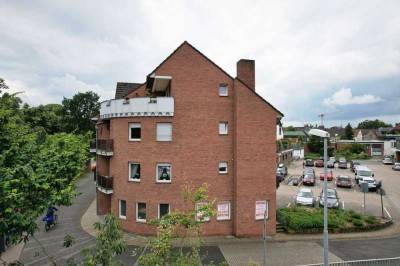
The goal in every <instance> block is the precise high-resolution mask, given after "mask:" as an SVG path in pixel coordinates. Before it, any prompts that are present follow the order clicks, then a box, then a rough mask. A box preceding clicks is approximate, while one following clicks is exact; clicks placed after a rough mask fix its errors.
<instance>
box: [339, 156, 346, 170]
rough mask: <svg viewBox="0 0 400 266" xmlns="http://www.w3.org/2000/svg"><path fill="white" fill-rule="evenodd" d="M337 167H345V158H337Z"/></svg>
mask: <svg viewBox="0 0 400 266" xmlns="http://www.w3.org/2000/svg"><path fill="white" fill-rule="evenodd" d="M339 168H344V169H347V161H346V158H344V157H340V158H339Z"/></svg>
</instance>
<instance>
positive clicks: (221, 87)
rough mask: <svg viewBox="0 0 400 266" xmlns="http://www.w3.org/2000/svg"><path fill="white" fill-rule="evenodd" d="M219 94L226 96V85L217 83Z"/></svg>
mask: <svg viewBox="0 0 400 266" xmlns="http://www.w3.org/2000/svg"><path fill="white" fill-rule="evenodd" d="M219 96H228V85H226V84H221V85H219Z"/></svg>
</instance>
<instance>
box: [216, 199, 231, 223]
mask: <svg viewBox="0 0 400 266" xmlns="http://www.w3.org/2000/svg"><path fill="white" fill-rule="evenodd" d="M230 205H231V202H230V201H219V202H218V203H217V220H218V221H220V220H229V219H231V208H230V207H231V206H230Z"/></svg>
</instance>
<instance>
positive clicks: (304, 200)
mask: <svg viewBox="0 0 400 266" xmlns="http://www.w3.org/2000/svg"><path fill="white" fill-rule="evenodd" d="M314 200H315V197H314V194H313V192H312V190H311V189H309V188H301V189H300V190H299V193H297V195H296V197H295V199H294V202H295V203H296V204H298V205H304V206H311V207H314Z"/></svg>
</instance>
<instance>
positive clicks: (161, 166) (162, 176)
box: [156, 163, 171, 183]
mask: <svg viewBox="0 0 400 266" xmlns="http://www.w3.org/2000/svg"><path fill="white" fill-rule="evenodd" d="M156 171H157V182H160V183H171V164H170V163H158V164H157V169H156Z"/></svg>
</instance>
